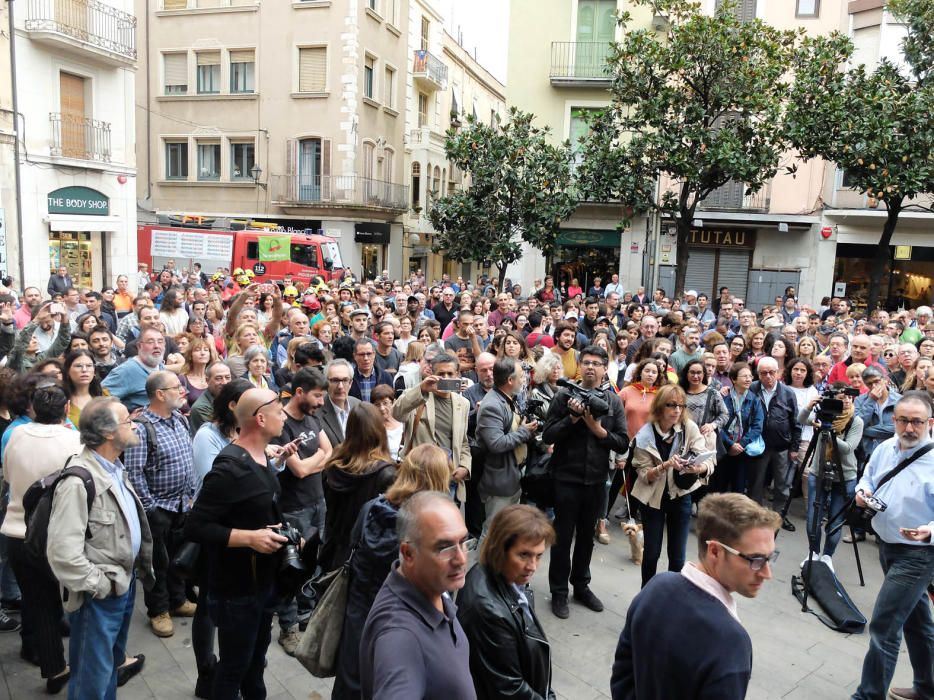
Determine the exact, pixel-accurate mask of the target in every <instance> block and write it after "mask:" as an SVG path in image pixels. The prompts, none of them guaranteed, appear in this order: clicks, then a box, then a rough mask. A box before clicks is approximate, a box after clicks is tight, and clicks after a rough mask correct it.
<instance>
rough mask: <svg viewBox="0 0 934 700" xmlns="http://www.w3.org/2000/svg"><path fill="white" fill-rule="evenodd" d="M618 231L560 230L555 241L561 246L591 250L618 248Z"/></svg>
mask: <svg viewBox="0 0 934 700" xmlns="http://www.w3.org/2000/svg"><path fill="white" fill-rule="evenodd" d="M619 238H620V234H619V231H616V230H613V231H606V230H591V231H587V230H579V229H576V230H570V229H561V231H560V233H558V238H557V240H556V241H555V243H557V244H558V245H563V246H588V247H591V248H619Z"/></svg>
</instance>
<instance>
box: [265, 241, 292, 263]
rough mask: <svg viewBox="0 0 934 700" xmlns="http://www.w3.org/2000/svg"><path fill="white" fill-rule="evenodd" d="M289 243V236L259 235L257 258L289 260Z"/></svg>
mask: <svg viewBox="0 0 934 700" xmlns="http://www.w3.org/2000/svg"><path fill="white" fill-rule="evenodd" d="M291 245H292V237H291V236H260V237H259V259H260V260H264V261H266V262H269V261H272V260H289V252H290V251H289V249H290V247H291Z"/></svg>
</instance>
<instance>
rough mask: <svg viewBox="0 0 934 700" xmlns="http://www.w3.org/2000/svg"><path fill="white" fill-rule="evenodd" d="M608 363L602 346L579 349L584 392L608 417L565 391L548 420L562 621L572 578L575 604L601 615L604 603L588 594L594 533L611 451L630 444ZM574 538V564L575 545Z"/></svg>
mask: <svg viewBox="0 0 934 700" xmlns="http://www.w3.org/2000/svg"><path fill="white" fill-rule="evenodd" d="M608 362H609V359H608V357H607V354H606V351H605V350H604V349H603V348H601V347H598V346H594V345H589V346H587V347H586V348H584V349H583V350H581V356H580V371H581V387H582V388H584V389H588V390H591V391H594V392H595V393H599V394H601V395H602V397H603V400H604V401H605V402H606V403H607V404H608V406H609V411H608V412H607V413H606V414H605V415H603V416H601V417H594V415H593V414H592V413H591V410H590V408H589V407H588V406H585V405H584V404H583V403H582V402H581V401H579V400H577V399H574V398H572V397H571V394H570V392H569V391H568V390H567V389H562V390H561V391H559V392H558V393H557V394H556V395H555V398H554V400H553V401H552V402H551V406H550V407H549V409H548V416H547V417H546V418H545V431H544V433H543V434H542V441H543V442H545V443H546V444H553V445H554V446H555V448H554V453H553V454H552V456H551V464H552V465H554V475H555V481H556V482H557V484H556V488H555V521H554V526H555V532H556V534H557V539H556V540H555V546H554V547H552V549H551V564H550V565H549V568H548V583H549V586H550V588H551V610H552V612H553V613H554V614H555V615H556V616H557V617H560V618H567V617H568V615H569V611H568V579H569V577H570V583H571V585H572V586H574V598H575V600H577V601H578V602H580V603H583V604H584V605H586V606H587V607H588V608H590V609H591V610H593V611H595V612H601V611H602V610H603V603H601V602H600V600H599V599H598V598H597V596H595V595H594V593H593V591H591V590H590V558H591V555H592V554H593V537H594V530H595V529H596V526H597V520H598V519H599V518H600V517H602V514H601V510H602V509H603V508H604V507H605V495H604V491H605V490H606V478H607V473H608V471H609V464H610V452H612V451H615V452H617V453H618V454H620V455H622V454H624V453H625V452H626V450H627V448H628V445H629V440H628V438H627V436H626V414H625V413H624V411H623V404H622V402H621V401H620V400H619V397H618V396H617V395H616V394H615V393H614V392H613V391H611V390H605V389H600V388H599V387H600V386H601V385H602V384H603V379H604V377H605V376H606V366H607V364H608ZM575 534H576V543H575V545H574V558H573V561H572V559H571V541H572V540H574V539H575Z"/></svg>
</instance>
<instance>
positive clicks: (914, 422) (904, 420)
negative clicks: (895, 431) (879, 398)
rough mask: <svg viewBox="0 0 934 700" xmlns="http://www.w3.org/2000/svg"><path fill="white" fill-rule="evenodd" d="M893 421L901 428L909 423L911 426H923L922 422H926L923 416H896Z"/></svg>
mask: <svg viewBox="0 0 934 700" xmlns="http://www.w3.org/2000/svg"><path fill="white" fill-rule="evenodd" d="M895 422H896V423H898V424H899V425H900V426H902V427H903V428H907V427H908V426H909V425H910V426H911V427H912V428H923V427H924V424H925V423H927V421H926V420H924V419H923V418H902V417H898V418H896V419H895Z"/></svg>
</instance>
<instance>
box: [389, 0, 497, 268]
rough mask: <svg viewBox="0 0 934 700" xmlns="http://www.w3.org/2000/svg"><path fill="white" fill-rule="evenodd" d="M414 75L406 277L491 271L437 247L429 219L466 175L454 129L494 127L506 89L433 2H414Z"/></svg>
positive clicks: (410, 107) (410, 91) (411, 33)
mask: <svg viewBox="0 0 934 700" xmlns="http://www.w3.org/2000/svg"><path fill="white" fill-rule="evenodd" d="M409 51H410V54H411V56H412V71H411V73H410V76H409V84H408V85H407V90H408V100H407V105H408V107H407V110H406V147H405V161H406V172H407V173H408V177H409V198H410V200H409V208H408V211H407V212H406V215H405V217H404V219H403V223H404V226H405V231H406V237H405V238H403V245H404V246H405V250H404V252H403V254H404V257H405V259H406V265H407V267H406V269H405V273H406V274H408V273H409V272H410V271H415V270H419V269H421V270H423V271H424V273H425V275H426V278H427V279H429V280H433V279H441V277H442V275H444V274H447V275H450V276H451V279H456V278H457V277H458V276H462V277H463V278H464V279H465V280H466V279H475V278H476V276H477V275H478V274H482V273H486V274H489V272H490V271H489V268H483V267H481V266H479V265H478V264H477V263H458V262H455V261H453V260H451V259H450V258H447V257H446V256H445V255H444V254H443V253H433V252H432V250H431V244H432V235H433V234H434V229H433V228H432V226H431V222H430V221H428V216H427V214H428V210H429V208H430V206H431V203H432V201H433V200H434V199H435V198H436V197H439V196H444V195H446V194H449V193H451V192H453V191H454V190H455V189H456V188H457V187H459V186H460V185H462V184H463V179H464V177H463V173H462V172H460V170H459V169H458V168H456V167H454V166H453V165H452V164H451V163H449V162H448V160H447V158H446V156H445V151H444V143H445V138H446V136H445V135H446V133H447V131H448V129H450V128H455V129H456V128H459V127H461V126H463V125H465V124H466V123H467V117H468V116H470V115H472V116H473V117H474V118H475V119H478V120H481V121H483V122H484V123H490V122H491V121H492V120H493V119H494V118H495V117H494V115H499V116H503V115H504V110H505V102H506V97H505V88H504V86H503V84H502V83H501V82H500V81H499V80H497V79H496V78H495V77H494V76H493V75H492V74H491V73H490V72H489V71H487V70H486V69H485V68H483V67H482V66H481V65H480V64H479V63H478V62H477V61H476V60H475V59H474V58H473V57H472V56H471V54H470V52H469V51H467V50H466V49H465V48H464V47H463V46H461V45H460V44H459V43H458V41H457V40H456V39H455V38H454V37H452V36H451V35H450V34H449V33H448V32H447V31H446V30H445V28H444V18H443V17H442V16H441V14H440V13H439V11H438V9H437V8H436V7H435V6H434V4H433V3H432V2H431V1H430V0H412V2H411V5H410V11H409Z"/></svg>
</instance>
